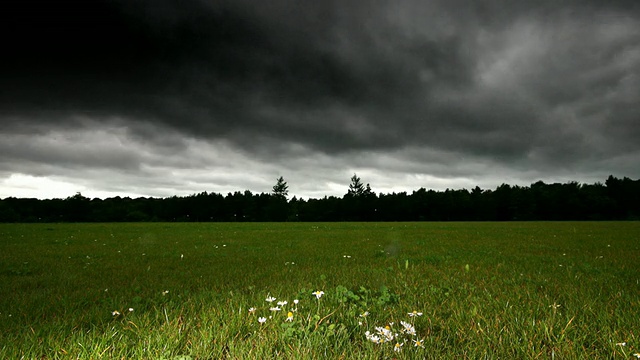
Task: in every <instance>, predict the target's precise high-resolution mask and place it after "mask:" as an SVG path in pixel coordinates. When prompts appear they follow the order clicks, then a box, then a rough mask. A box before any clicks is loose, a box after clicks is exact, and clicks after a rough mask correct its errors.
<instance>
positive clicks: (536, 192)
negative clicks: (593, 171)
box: [0, 175, 640, 222]
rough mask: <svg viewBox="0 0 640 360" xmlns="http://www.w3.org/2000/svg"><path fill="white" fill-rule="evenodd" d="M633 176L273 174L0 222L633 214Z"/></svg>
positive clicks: (65, 205) (81, 202)
mask: <svg viewBox="0 0 640 360" xmlns="http://www.w3.org/2000/svg"><path fill="white" fill-rule="evenodd" d="M638 219H640V180H631V179H629V178H626V177H625V178H623V179H618V178H615V177H614V176H609V178H607V179H606V181H605V183H604V184H602V183H595V184H579V183H577V182H569V183H564V184H561V183H554V184H545V183H544V182H542V181H538V182H536V183H534V184H531V186H510V185H507V184H502V185H500V186H498V187H497V188H496V189H494V190H488V189H480V188H479V187H475V188H473V189H471V190H467V189H462V190H449V189H447V190H445V191H434V190H426V189H424V188H421V189H419V190H415V191H413V192H412V193H410V194H409V193H406V192H400V193H392V194H376V193H374V192H373V191H372V190H371V188H370V187H369V185H368V184H367V185H366V186H365V185H364V184H363V183H362V182H361V180H360V178H358V177H357V176H356V175H354V176H353V177H352V178H351V184H350V185H349V189H348V191H347V193H346V194H345V195H344V196H343V197H341V198H340V197H335V196H328V197H327V196H325V197H324V198H321V199H308V200H303V199H298V198H296V197H295V196H294V197H293V198H291V199H288V185H287V183H286V182H285V181H284V179H283V178H282V177H280V178H279V179H278V181H277V183H276V185H275V186H274V187H273V191H272V192H271V193H260V194H254V193H251V192H250V191H248V190H246V191H244V192H240V191H236V192H234V193H228V194H227V195H226V196H223V195H221V194H217V193H207V192H203V193H200V194H194V195H190V196H184V197H179V196H173V197H169V198H144V197H141V198H136V199H132V198H128V197H124V198H122V197H114V198H108V199H98V198H96V199H89V198H86V197H84V196H82V194H80V193H78V194H76V195H74V196H70V197H68V198H66V199H47V200H38V199H19V198H13V197H9V198H5V199H2V200H0V222H120V221H511V220H638Z"/></svg>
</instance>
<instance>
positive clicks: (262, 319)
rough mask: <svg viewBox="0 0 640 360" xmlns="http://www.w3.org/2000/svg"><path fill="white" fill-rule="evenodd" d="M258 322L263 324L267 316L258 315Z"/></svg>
mask: <svg viewBox="0 0 640 360" xmlns="http://www.w3.org/2000/svg"><path fill="white" fill-rule="evenodd" d="M258 322H259V323H260V324H264V323H265V322H267V318H266V317H259V318H258Z"/></svg>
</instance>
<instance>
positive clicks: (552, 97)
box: [0, 0, 640, 169]
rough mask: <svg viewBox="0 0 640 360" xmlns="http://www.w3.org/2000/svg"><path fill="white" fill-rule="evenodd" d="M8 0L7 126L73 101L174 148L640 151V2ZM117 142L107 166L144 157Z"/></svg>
mask: <svg viewBox="0 0 640 360" xmlns="http://www.w3.org/2000/svg"><path fill="white" fill-rule="evenodd" d="M0 6H1V7H2V9H1V10H0V13H2V15H0V17H1V18H0V20H1V24H2V25H0V30H1V34H2V35H0V40H2V43H3V44H4V45H3V46H4V51H3V54H4V55H3V58H2V60H0V61H2V68H1V69H0V79H1V81H2V86H0V116H1V117H2V121H3V125H4V130H3V132H5V133H24V132H25V131H26V132H28V133H31V132H34V131H36V132H44V133H46V131H47V129H49V128H50V127H55V128H58V129H65V128H71V129H82V128H90V126H91V125H88V124H90V123H91V122H83V121H78V120H77V119H78V118H79V117H80V118H90V119H92V122H93V123H100V124H102V125H104V126H107V125H110V126H116V127H124V128H126V129H127V134H128V135H127V136H128V137H129V139H131V140H132V141H133V140H135V141H136V142H142V143H144V142H148V143H153V144H154V146H158V148H159V149H160V148H165V149H167V153H170V152H171V151H184V150H185V149H186V147H185V144H184V143H183V140H180V137H179V136H175V135H176V134H184V135H185V136H187V137H191V138H197V139H212V140H219V139H225V140H226V141H229V142H231V143H232V144H234V146H235V147H237V148H238V151H241V152H246V154H249V155H251V156H254V157H263V158H272V157H274V156H282V155H283V153H284V154H285V155H286V154H287V153H296V152H299V153H305V151H309V150H315V151H320V152H323V153H326V154H351V153H353V152H354V151H369V152H372V153H375V152H378V151H382V150H401V149H403V148H407V147H409V148H411V149H436V150H437V151H441V152H443V153H446V154H449V155H447V156H451V157H452V158H454V159H455V158H456V157H457V158H459V159H476V160H477V159H492V160H491V161H492V162H494V161H495V162H498V163H502V164H506V165H509V166H514V167H522V168H524V169H526V168H528V167H539V168H541V169H542V168H544V169H553V168H554V167H566V166H576V167H577V168H581V167H582V166H584V164H583V163H585V162H591V163H598V162H604V161H606V159H608V158H611V157H616V156H618V157H621V156H623V155H624V154H628V153H630V152H631V153H632V152H637V151H639V148H638V142H637V139H638V138H640V133H639V131H640V130H639V129H640V126H637V123H638V117H639V115H640V113H639V108H640V105H638V104H637V99H638V98H640V93H639V85H638V84H640V79H639V77H640V74H639V73H638V72H639V70H638V69H639V68H640V25H638V24H640V6H639V5H638V3H637V2H636V1H609V2H605V1H564V2H558V1H537V2H524V1H518V2H516V1H510V2H504V1H482V2H477V1H461V0H450V1H430V2H425V1H411V0H406V1H363V0H362V1H358V0H352V1H322V2H305V3H302V2H299V1H293V0H277V1H270V2H268V3H264V4H262V3H260V4H258V3H256V2H254V1H206V0H190V1H180V2H178V1H168V0H155V1H150V0H149V1H147V0H137V1H106V0H105V1H100V0H98V1H72V0H62V1H44V0H43V1H38V0H21V1H17V0H15V1H7V2H3V4H2V5H0ZM25 129H27V130H25ZM34 129H35V130H34ZM167 134H172V135H171V136H168V135H167ZM52 146H53V145H52ZM5 148H6V146H5ZM13 149H15V150H14V151H9V150H7V152H6V153H4V152H3V153H4V154H8V155H4V157H5V158H7V157H16V158H18V157H20V156H21V157H22V158H32V159H34V161H51V162H54V161H55V159H56V158H64V159H67V160H66V161H69V162H74V161H79V162H81V160H80V159H76V158H74V156H69V155H68V154H66V155H65V154H64V153H60V154H56V153H49V154H41V153H40V154H36V153H37V152H38V151H37V149H35V150H34V148H33V146H31V147H30V148H29V147H27V150H26V151H21V150H17V149H18V147H14V148H13ZM61 151H64V150H61ZM412 151H414V150H412ZM425 151H426V150H425ZM118 154H119V153H118V152H117V151H116V152H115V153H114V154H113V155H111V157H107V158H105V159H104V160H102V162H104V166H107V167H108V166H112V165H113V166H117V165H116V164H117V163H118V162H122V163H123V164H125V165H124V166H129V167H136V166H139V163H140V162H141V161H142V160H140V159H139V157H137V156H133V157H127V156H124V155H123V156H120V155H118ZM83 159H89V160H90V157H83ZM627 162H628V161H627ZM623 163H625V162H624V161H623ZM98 164H100V162H98ZM632 165H633V164H627V165H620V167H621V168H625V167H626V168H631V167H632Z"/></svg>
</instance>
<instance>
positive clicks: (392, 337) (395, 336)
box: [364, 311, 424, 352]
mask: <svg viewBox="0 0 640 360" xmlns="http://www.w3.org/2000/svg"><path fill="white" fill-rule="evenodd" d="M367 313H368V312H367ZM407 315H408V316H409V317H411V318H415V317H418V316H422V313H421V312H418V311H412V312H410V313H408V314H407ZM374 330H375V331H373V332H371V331H369V330H367V331H366V332H365V333H364V335H365V338H366V339H367V340H368V341H371V342H373V343H375V344H380V345H384V344H393V351H395V352H400V351H402V348H403V346H404V345H405V344H412V345H413V346H414V347H418V348H424V339H420V338H419V337H418V336H417V332H416V328H415V326H414V325H413V323H410V322H407V321H400V327H395V328H394V323H393V322H391V323H389V324H388V325H386V326H375V327H374Z"/></svg>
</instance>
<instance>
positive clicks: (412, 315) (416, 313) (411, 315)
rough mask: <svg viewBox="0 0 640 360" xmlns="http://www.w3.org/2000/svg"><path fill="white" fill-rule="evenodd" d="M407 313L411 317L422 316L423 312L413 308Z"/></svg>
mask: <svg viewBox="0 0 640 360" xmlns="http://www.w3.org/2000/svg"><path fill="white" fill-rule="evenodd" d="M407 315H409V316H410V317H414V316H422V313H421V312H418V311H416V310H413V311H412V312H410V313H407Z"/></svg>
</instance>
